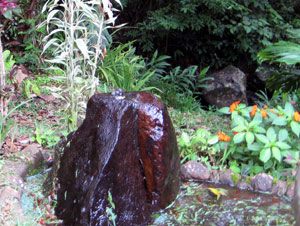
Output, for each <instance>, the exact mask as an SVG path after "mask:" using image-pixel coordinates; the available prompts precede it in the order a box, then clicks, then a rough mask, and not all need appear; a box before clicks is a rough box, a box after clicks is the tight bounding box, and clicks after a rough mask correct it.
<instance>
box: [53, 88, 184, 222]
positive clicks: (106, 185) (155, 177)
mask: <svg viewBox="0 0 300 226" xmlns="http://www.w3.org/2000/svg"><path fill="white" fill-rule="evenodd" d="M113 94H114V95H111V94H96V95H94V96H93V97H92V98H91V99H90V100H89V102H88V106H87V112H86V118H85V120H84V122H83V124H82V125H81V126H80V127H79V129H78V130H77V131H76V132H75V133H74V134H73V135H72V136H70V137H69V138H68V141H67V145H66V147H65V150H64V154H63V156H62V158H61V165H60V169H59V170H58V181H59V186H60V188H59V190H58V196H57V197H58V203H57V207H56V214H57V216H58V217H59V218H60V219H63V221H64V224H65V225H84V226H87V225H91V226H97V225H98V226H100V225H101V226H106V225H108V216H107V215H106V210H107V208H111V206H110V204H109V201H108V198H107V197H108V194H109V193H110V194H111V195H112V201H113V203H114V204H115V209H114V213H115V214H116V216H117V218H116V224H117V225H120V226H122V225H132V226H135V225H139V226H140V225H147V224H148V223H149V219H150V214H151V213H153V212H155V211H158V210H160V209H163V208H165V207H166V206H168V205H169V204H170V203H171V202H172V201H174V199H175V198H176V195H177V193H178V191H179V182H180V176H179V172H180V162H179V153H178V149H177V142H176V136H175V132H174V128H173V126H172V123H171V120H170V118H169V115H168V112H167V108H166V106H165V105H164V104H163V102H162V101H161V100H160V99H159V98H157V97H155V96H153V95H152V94H150V93H148V92H131V93H122V92H118V93H113ZM123 95H124V96H123Z"/></svg>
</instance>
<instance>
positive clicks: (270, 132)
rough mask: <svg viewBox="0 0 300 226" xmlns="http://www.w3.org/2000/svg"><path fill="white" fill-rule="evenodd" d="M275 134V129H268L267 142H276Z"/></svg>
mask: <svg viewBox="0 0 300 226" xmlns="http://www.w3.org/2000/svg"><path fill="white" fill-rule="evenodd" d="M276 137H277V135H276V133H275V129H274V128H273V127H270V128H269V129H268V130H267V138H268V140H269V141H271V142H274V141H276Z"/></svg>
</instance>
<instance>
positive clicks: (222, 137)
mask: <svg viewBox="0 0 300 226" xmlns="http://www.w3.org/2000/svg"><path fill="white" fill-rule="evenodd" d="M225 136H226V135H225V134H224V133H221V134H220V135H219V141H224V138H225Z"/></svg>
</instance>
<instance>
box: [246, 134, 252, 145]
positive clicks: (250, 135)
mask: <svg viewBox="0 0 300 226" xmlns="http://www.w3.org/2000/svg"><path fill="white" fill-rule="evenodd" d="M246 142H247V144H252V143H253V142H254V135H253V133H252V132H247V133H246Z"/></svg>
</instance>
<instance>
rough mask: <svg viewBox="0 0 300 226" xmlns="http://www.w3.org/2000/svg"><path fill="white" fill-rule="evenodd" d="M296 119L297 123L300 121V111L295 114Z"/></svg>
mask: <svg viewBox="0 0 300 226" xmlns="http://www.w3.org/2000/svg"><path fill="white" fill-rule="evenodd" d="M294 119H295V121H296V122H299V121H300V113H299V112H298V111H295V112H294Z"/></svg>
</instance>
